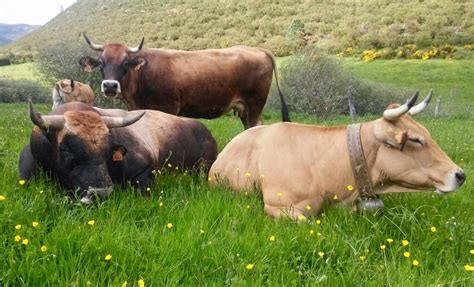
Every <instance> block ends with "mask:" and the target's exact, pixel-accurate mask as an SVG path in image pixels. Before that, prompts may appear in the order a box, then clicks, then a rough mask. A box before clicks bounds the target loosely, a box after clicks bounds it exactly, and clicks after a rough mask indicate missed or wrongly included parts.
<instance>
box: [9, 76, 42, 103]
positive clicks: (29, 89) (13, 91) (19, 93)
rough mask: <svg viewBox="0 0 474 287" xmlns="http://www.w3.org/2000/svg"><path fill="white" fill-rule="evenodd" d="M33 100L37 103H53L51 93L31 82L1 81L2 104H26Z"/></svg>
mask: <svg viewBox="0 0 474 287" xmlns="http://www.w3.org/2000/svg"><path fill="white" fill-rule="evenodd" d="M28 99H32V100H33V102H35V103H49V102H51V93H50V91H49V90H48V89H46V88H44V87H42V86H40V85H39V84H38V83H37V82H33V81H30V80H6V79H0V102H1V103H15V102H26V101H28Z"/></svg>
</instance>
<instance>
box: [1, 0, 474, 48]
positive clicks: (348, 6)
mask: <svg viewBox="0 0 474 287" xmlns="http://www.w3.org/2000/svg"><path fill="white" fill-rule="evenodd" d="M314 2H315V1H312V0H297V1H293V0H282V1H278V3H276V2H272V3H265V4H264V3H262V2H260V1H241V0H228V1H213V0H211V1H209V0H204V1H199V2H197V1H196V2H194V1H177V0H175V1H159V2H158V1H156V2H155V1H146V0H144V1H124V0H103V1H98V0H78V1H77V3H75V4H74V5H72V6H71V7H69V8H68V9H67V10H66V11H64V13H61V14H60V15H58V16H57V17H56V18H54V19H53V20H51V21H50V22H49V23H47V24H46V25H44V26H43V27H41V28H40V29H38V30H36V31H35V32H34V33H31V34H29V35H27V36H25V37H23V38H22V39H20V40H18V41H17V42H16V43H14V44H13V45H9V46H8V47H7V48H8V49H9V50H12V51H25V50H26V51H28V50H33V51H34V50H37V49H41V48H43V47H45V46H47V45H52V44H54V43H55V42H58V41H59V40H62V41H67V42H69V41H74V42H77V41H82V39H80V33H81V32H83V31H87V33H88V34H89V35H90V36H91V37H92V39H93V40H95V41H97V42H107V41H115V42H124V43H127V44H130V45H136V44H137V42H138V41H139V39H140V38H141V37H142V36H145V39H146V42H145V45H146V46H147V47H167V48H179V49H187V50H192V49H202V48H210V47H227V46H231V45H236V44H246V45H251V46H261V47H265V48H268V49H270V50H272V51H273V52H274V53H275V54H277V55H287V54H291V53H292V51H294V50H296V49H297V48H299V47H301V46H304V45H307V44H308V43H317V44H318V45H320V46H325V47H328V48H330V49H332V50H333V51H336V50H340V49H342V48H344V47H359V48H364V49H365V48H371V47H374V48H378V47H398V46H400V45H403V44H406V43H416V44H417V45H419V46H420V47H423V46H428V45H432V44H445V43H449V44H454V45H462V44H466V43H472V42H474V36H473V35H474V23H473V22H474V21H473V20H472V19H474V8H473V6H474V5H472V4H470V1H469V0H466V1H463V0H460V1H454V2H455V3H453V1H438V0H426V1H420V2H421V3H419V2H418V1H417V2H415V1H406V0H405V1H397V3H391V2H392V1H389V0H367V1H357V0H356V1H352V0H340V1H336V0H322V1H318V3H317V4H315V3H314Z"/></svg>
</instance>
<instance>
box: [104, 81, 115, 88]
mask: <svg viewBox="0 0 474 287" xmlns="http://www.w3.org/2000/svg"><path fill="white" fill-rule="evenodd" d="M104 88H105V90H116V89H117V88H118V85H117V83H116V82H105V83H104Z"/></svg>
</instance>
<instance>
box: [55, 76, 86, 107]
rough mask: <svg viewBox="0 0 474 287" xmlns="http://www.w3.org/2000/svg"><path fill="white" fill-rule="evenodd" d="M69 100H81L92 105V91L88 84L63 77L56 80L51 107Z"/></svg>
mask: <svg viewBox="0 0 474 287" xmlns="http://www.w3.org/2000/svg"><path fill="white" fill-rule="evenodd" d="M69 102H82V103H85V104H88V105H90V106H93V105H94V91H93V90H92V89H91V87H90V86H89V85H86V84H83V83H81V82H78V81H74V80H72V79H71V80H69V79H64V80H61V81H57V82H56V84H54V88H53V107H52V109H53V110H54V109H55V108H57V107H59V106H61V105H64V104H65V103H69Z"/></svg>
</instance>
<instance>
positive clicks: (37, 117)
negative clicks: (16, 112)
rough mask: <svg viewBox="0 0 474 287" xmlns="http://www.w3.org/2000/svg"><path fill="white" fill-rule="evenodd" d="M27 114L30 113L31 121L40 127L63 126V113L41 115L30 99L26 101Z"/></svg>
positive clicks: (54, 127)
mask: <svg viewBox="0 0 474 287" xmlns="http://www.w3.org/2000/svg"><path fill="white" fill-rule="evenodd" d="M28 114H29V115H30V119H31V121H32V122H33V123H34V124H35V125H37V126H38V127H40V128H42V129H49V128H53V129H60V128H62V127H63V126H64V122H65V120H64V116H63V115H51V116H42V115H41V114H40V113H38V112H37V111H35V109H34V108H33V103H32V102H31V100H29V101H28Z"/></svg>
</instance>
